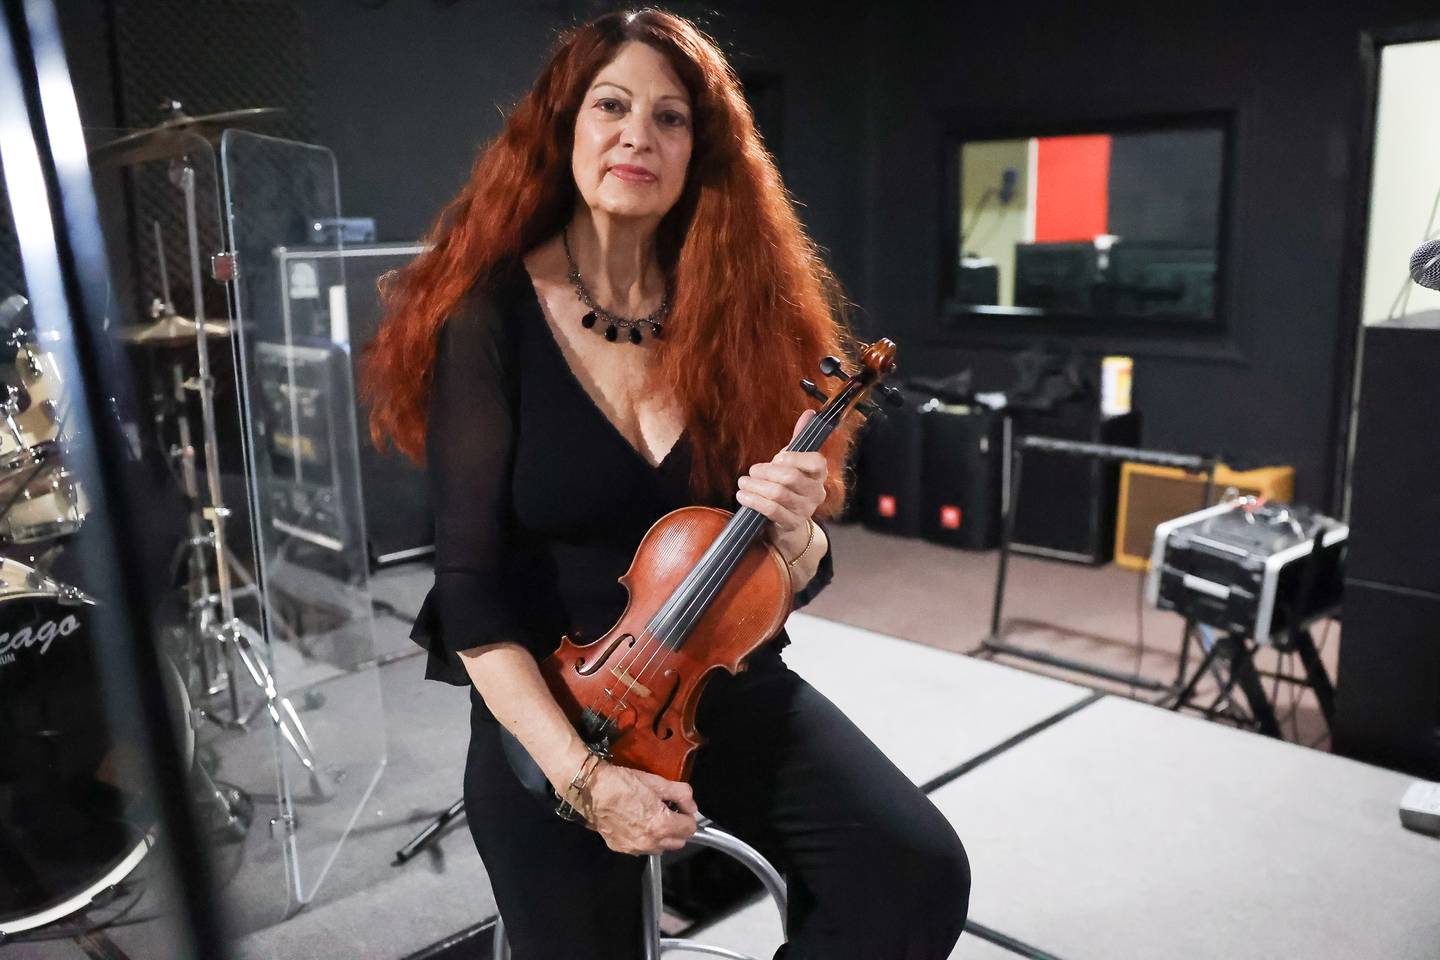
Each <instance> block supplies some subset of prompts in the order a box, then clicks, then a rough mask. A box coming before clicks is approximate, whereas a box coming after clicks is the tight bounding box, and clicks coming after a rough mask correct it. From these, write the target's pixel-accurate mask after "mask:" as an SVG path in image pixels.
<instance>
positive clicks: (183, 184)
mask: <svg viewBox="0 0 1440 960" xmlns="http://www.w3.org/2000/svg"><path fill="white" fill-rule="evenodd" d="M170 180H171V182H172V183H174V184H175V185H176V186H178V187H179V188H180V190H181V191H182V192H183V193H184V195H185V232H186V240H187V242H188V246H189V252H190V287H191V290H192V291H193V292H194V301H195V305H194V306H195V309H194V313H195V315H194V318H193V319H194V321H195V355H196V359H197V371H196V376H195V377H194V378H193V379H190V380H186V381H184V386H185V388H186V389H190V390H193V391H194V392H195V393H196V394H198V395H199V397H200V425H201V433H202V438H203V443H204V451H205V482H206V487H207V491H206V492H207V493H208V494H209V500H210V506H208V507H205V508H204V509H203V514H204V519H205V520H207V521H209V523H210V528H211V529H210V531H209V533H208V534H207V535H206V539H207V540H208V541H209V543H210V544H211V546H212V547H213V548H214V551H215V599H216V600H217V601H218V602H219V606H220V621H219V623H218V624H216V625H214V627H213V630H212V631H211V634H212V635H213V636H214V637H215V638H216V639H217V640H218V642H219V644H220V649H221V652H222V653H223V655H224V658H225V665H226V670H227V673H228V676H229V681H230V682H229V683H228V684H226V693H227V694H228V700H229V708H230V716H229V718H228V719H227V720H226V721H224V723H225V726H227V727H230V728H232V729H247V728H248V721H249V719H250V718H249V717H248V716H245V715H242V711H241V706H240V690H239V684H238V683H237V682H236V680H235V678H236V677H238V676H240V670H239V667H240V664H241V663H243V664H244V666H245V670H246V672H248V673H249V674H250V678H251V680H253V681H254V682H255V685H256V686H257V687H259V688H260V690H261V692H262V693H263V694H264V698H265V699H264V703H265V708H266V711H267V712H268V713H269V715H270V718H271V720H272V721H274V723H275V725H276V726H277V727H278V728H279V730H280V734H281V736H283V737H284V738H285V742H286V743H288V744H289V745H290V748H291V749H292V750H293V751H294V752H295V755H296V756H297V757H298V758H299V760H300V763H301V764H302V765H303V766H304V767H305V769H306V770H307V771H309V773H310V780H311V786H312V789H313V790H314V792H315V793H316V794H317V795H318V796H320V797H321V798H324V797H326V796H328V795H329V793H330V790H329V783H328V781H327V778H326V777H325V776H324V774H323V773H322V772H321V770H320V767H319V763H318V761H317V758H316V755H315V748H314V744H313V742H312V741H311V740H310V736H309V734H308V733H306V732H305V727H304V725H303V724H302V723H301V722H300V716H299V714H298V713H296V711H295V707H294V705H293V704H291V703H290V700H289V698H288V697H282V696H280V694H279V692H278V691H277V690H276V688H275V681H274V677H273V676H272V675H271V673H270V671H269V669H268V667H267V666H266V664H265V662H264V657H263V656H262V655H260V654H259V653H258V652H257V650H256V647H257V646H263V644H264V638H263V637H261V636H260V635H259V634H258V633H257V632H256V631H255V630H254V629H252V628H251V627H250V626H249V625H248V624H245V623H242V622H241V621H240V619H239V618H238V617H237V616H235V594H234V588H233V586H232V584H231V580H230V572H231V571H230V564H229V551H228V550H227V549H226V542H227V541H226V539H225V521H226V520H227V519H229V517H230V510H229V508H228V507H226V506H225V503H224V499H223V497H222V495H221V490H220V453H219V449H220V445H219V442H218V440H217V439H216V433H215V381H214V378H213V377H212V376H211V374H210V349H209V343H208V334H207V331H206V328H205V303H204V289H203V286H202V282H201V274H200V236H199V229H198V226H197V223H198V217H197V215H196V210H195V168H194V166H193V165H192V164H191V162H190V158H189V157H188V156H181V157H179V158H178V159H175V160H172V161H171V162H170ZM183 419H184V418H183V416H182V421H183ZM192 456H193V451H192ZM261 607H262V610H263V608H264V598H263V597H262V598H261ZM207 716H208V714H207ZM211 719H214V718H213V717H211Z"/></svg>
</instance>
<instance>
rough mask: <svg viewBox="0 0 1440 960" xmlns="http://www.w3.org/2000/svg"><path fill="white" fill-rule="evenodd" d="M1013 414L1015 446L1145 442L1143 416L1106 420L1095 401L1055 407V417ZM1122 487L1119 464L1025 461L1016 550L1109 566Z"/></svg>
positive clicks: (1053, 456) (1039, 457)
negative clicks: (1027, 442)
mask: <svg viewBox="0 0 1440 960" xmlns="http://www.w3.org/2000/svg"><path fill="white" fill-rule="evenodd" d="M1010 414H1011V417H1012V421H1013V424H1014V429H1013V436H1014V437H1016V438H1019V437H1024V436H1031V435H1035V436H1043V437H1053V438H1057V439H1061V440H1078V441H1081V442H1083V443H1101V444H1109V445H1113V446H1125V447H1134V446H1137V445H1138V444H1139V442H1140V415H1139V414H1138V413H1127V414H1123V415H1121V416H1118V417H1106V416H1103V415H1102V414H1101V413H1100V410H1099V406H1098V403H1095V402H1092V401H1089V400H1087V401H1084V402H1075V403H1060V404H1056V406H1055V407H1054V409H1052V410H1023V409H1012V410H1011V411H1010ZM1013 442H1016V443H1018V442H1019V440H1018V439H1016V440H1014V441H1013ZM1119 487H1120V465H1119V464H1118V463H1115V462H1113V461H1109V460H1103V459H1095V458H1088V457H1073V456H1067V455H1065V454H1061V453H1053V452H1048V451H1044V450H1036V451H1033V452H1030V453H1027V454H1025V465H1024V468H1023V471H1022V474H1021V480H1020V491H1019V499H1018V500H1017V501H1016V503H1015V505H1014V509H1015V531H1014V536H1013V543H1012V547H1011V548H1012V549H1013V550H1014V551H1015V552H1016V553H1027V554H1031V555H1033V556H1040V557H1048V558H1050V559H1054V560H1068V561H1071V562H1075V563H1088V564H1096V565H1098V564H1102V563H1109V562H1110V558H1111V557H1113V556H1114V555H1115V544H1114V542H1113V538H1114V536H1115V498H1116V494H1117V492H1118V490H1119Z"/></svg>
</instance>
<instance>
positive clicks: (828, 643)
mask: <svg viewBox="0 0 1440 960" xmlns="http://www.w3.org/2000/svg"><path fill="white" fill-rule="evenodd" d="M786 631H787V632H788V633H789V634H790V639H791V644H790V646H789V647H787V648H786V649H785V652H784V658H785V662H786V663H788V664H789V665H790V667H791V669H793V670H794V671H795V672H796V673H799V674H800V675H801V676H803V677H804V678H805V679H806V680H808V681H809V682H810V683H811V685H812V686H814V687H815V688H816V689H818V690H820V691H821V692H822V693H824V694H825V695H826V696H827V697H829V698H830V699H831V700H832V701H834V703H835V704H836V705H837V706H838V707H840V709H842V710H844V711H845V713H846V714H847V715H848V716H849V717H850V719H851V720H853V721H854V722H855V724H856V726H858V727H859V728H860V729H861V730H863V731H865V733H866V735H868V736H869V737H870V739H871V740H873V741H875V743H876V745H877V746H879V747H880V749H881V750H882V751H884V753H885V755H886V756H888V757H889V758H890V759H891V760H893V761H894V762H895V765H896V766H898V767H899V768H900V769H901V770H903V771H904V772H905V774H906V775H907V776H909V777H910V779H912V780H913V781H915V782H916V783H924V782H925V781H927V780H930V779H931V778H933V777H936V776H939V775H940V774H942V773H945V772H946V771H948V770H952V769H954V768H955V767H957V766H959V765H960V764H962V763H964V762H965V761H967V760H970V759H972V758H974V757H976V756H978V755H980V754H982V753H984V752H985V751H986V750H989V749H990V748H992V747H994V746H997V745H998V744H1000V743H1003V742H1004V741H1006V740H1008V739H1009V738H1010V737H1013V736H1015V735H1016V734H1017V733H1020V732H1021V731H1023V730H1025V729H1026V728H1028V727H1030V726H1032V725H1034V724H1036V723H1039V722H1040V721H1042V720H1044V719H1046V718H1047V717H1051V716H1053V715H1055V714H1056V713H1059V712H1060V711H1061V710H1064V709H1065V708H1066V707H1068V706H1070V705H1072V704H1074V703H1076V702H1078V701H1080V700H1082V699H1084V698H1085V697H1086V696H1088V695H1089V694H1090V691H1089V690H1088V689H1086V688H1085V687H1081V686H1077V685H1075V684H1073V683H1066V682H1064V681H1062V680H1052V679H1050V678H1049V677H1041V676H1037V675H1035V674H1031V673H1025V672H1023V671H1020V670H1016V669H1014V668H1012V667H1005V666H1001V665H999V664H995V663H989V662H987V661H984V660H976V659H975V658H973V657H967V656H964V655H962V654H958V653H950V652H948V651H945V650H938V649H936V648H934V647H927V646H924V645H922V644H918V643H911V642H909V641H906V640H898V639H896V638H894V637H887V636H885V635H884V634H879V633H874V632H872V631H869V630H862V629H860V628H859V627H851V626H847V625H845V624H843V623H836V622H834V621H831V620H821V619H819V618H818V617H811V616H807V615H806V614H804V613H796V614H794V615H792V616H791V617H790V620H789V622H788V623H787V624H786Z"/></svg>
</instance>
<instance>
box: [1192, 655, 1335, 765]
mask: <svg viewBox="0 0 1440 960" xmlns="http://www.w3.org/2000/svg"><path fill="white" fill-rule="evenodd" d="M1278 649H1280V650H1289V649H1293V650H1294V651H1295V652H1296V653H1298V654H1299V655H1300V662H1301V664H1303V665H1304V667H1305V679H1304V680H1303V681H1301V680H1297V679H1294V678H1291V677H1283V676H1282V677H1280V679H1282V680H1285V681H1287V682H1289V683H1303V684H1304V685H1305V686H1307V687H1309V688H1310V689H1311V690H1313V691H1314V692H1315V699H1316V701H1317V702H1319V704H1320V712H1321V713H1322V714H1323V715H1324V716H1325V725H1326V726H1327V727H1329V726H1330V724H1331V722H1332V720H1333V718H1334V716H1335V688H1334V687H1333V686H1331V684H1330V677H1329V675H1328V674H1326V673H1325V667H1324V665H1323V664H1322V663H1321V662H1320V652H1319V651H1318V650H1316V648H1315V641H1314V639H1313V638H1312V637H1311V636H1310V631H1309V629H1307V628H1303V627H1302V628H1301V629H1299V630H1296V631H1294V633H1292V634H1291V635H1290V637H1289V639H1288V642H1287V643H1286V644H1285V645H1283V646H1279V647H1278ZM1254 651H1255V646H1254V645H1253V644H1252V643H1251V642H1250V641H1249V640H1248V639H1247V638H1245V637H1242V636H1238V635H1236V634H1232V633H1225V634H1221V635H1220V637H1219V638H1218V639H1216V641H1215V645H1214V646H1212V647H1211V648H1210V650H1209V651H1208V652H1207V653H1206V654H1205V658H1204V659H1203V660H1201V661H1200V665H1199V666H1198V667H1196V668H1195V673H1194V674H1193V675H1192V676H1191V677H1190V679H1189V680H1187V681H1186V682H1185V685H1184V687H1182V688H1181V690H1180V693H1179V694H1178V695H1177V696H1176V698H1175V702H1174V703H1173V704H1171V706H1170V709H1171V710H1179V709H1181V708H1182V707H1191V706H1194V704H1192V703H1191V699H1192V698H1193V697H1194V695H1195V688H1196V687H1197V686H1198V685H1199V683H1200V678H1201V677H1203V676H1204V675H1205V671H1206V670H1208V669H1210V667H1211V666H1212V665H1213V664H1217V663H1219V662H1221V661H1224V662H1225V663H1228V664H1229V666H1230V671H1229V679H1227V680H1226V681H1225V683H1224V684H1223V685H1222V687H1221V690H1220V696H1219V697H1217V698H1216V701H1215V703H1214V704H1211V705H1210V706H1209V707H1204V708H1197V709H1200V710H1201V712H1202V713H1203V714H1204V715H1205V718H1206V719H1207V720H1212V719H1214V717H1215V710H1216V706H1217V705H1218V704H1219V703H1220V702H1221V701H1223V700H1225V699H1226V698H1227V696H1228V695H1229V693H1230V691H1231V690H1232V689H1233V688H1234V687H1235V686H1236V685H1238V686H1239V687H1240V692H1241V693H1243V694H1245V700H1246V701H1247V702H1248V703H1249V705H1250V716H1251V718H1252V723H1253V725H1254V726H1255V727H1256V728H1257V729H1258V730H1259V731H1260V732H1261V733H1263V734H1265V735H1266V736H1269V737H1276V738H1279V737H1280V736H1281V733H1280V722H1279V721H1278V720H1277V719H1276V717H1275V705H1274V704H1272V703H1271V702H1270V698H1269V697H1268V696H1266V695H1265V686H1264V684H1262V683H1261V682H1260V673H1259V671H1258V670H1257V669H1256V668H1255V657H1254Z"/></svg>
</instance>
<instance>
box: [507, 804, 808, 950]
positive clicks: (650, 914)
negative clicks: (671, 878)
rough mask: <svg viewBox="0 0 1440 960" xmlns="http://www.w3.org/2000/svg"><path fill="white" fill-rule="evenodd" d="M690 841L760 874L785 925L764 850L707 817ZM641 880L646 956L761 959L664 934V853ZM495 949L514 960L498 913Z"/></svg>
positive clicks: (780, 892) (780, 888)
mask: <svg viewBox="0 0 1440 960" xmlns="http://www.w3.org/2000/svg"><path fill="white" fill-rule="evenodd" d="M689 843H693V844H695V845H696V846H699V847H709V848H710V849H712V850H719V851H720V852H721V853H726V854H729V855H730V856H732V857H734V858H735V859H736V860H739V861H740V862H741V863H743V864H744V865H745V866H746V867H748V868H749V869H750V872H751V873H753V874H755V876H757V877H759V878H760V882H761V883H762V884H764V885H765V889H766V890H767V891H768V892H769V894H770V896H771V897H772V898H773V899H774V900H775V906H777V907H778V908H779V909H780V929H781V930H784V929H785V881H784V880H782V879H781V878H780V874H779V873H778V872H776V870H775V868H774V867H772V866H771V865H770V861H768V860H766V859H765V858H764V857H762V856H761V855H760V851H758V850H756V849H755V848H754V847H752V846H750V844H748V843H746V842H745V841H744V840H741V839H740V838H739V837H736V836H734V835H733V834H729V833H726V832H725V831H724V830H721V829H720V828H719V827H717V826H714V825H713V824H711V823H710V822H709V821H708V820H704V819H702V820H701V821H700V825H699V826H698V827H697V828H696V830H695V836H693V837H691V838H690V840H689ZM640 882H641V883H642V884H644V887H643V888H642V891H641V895H640V910H641V917H642V920H641V922H642V923H643V925H644V927H645V944H644V946H645V953H644V954H643V956H644V960H660V957H661V956H662V955H663V954H666V953H669V952H670V951H672V950H688V951H690V952H691V953H705V954H709V955H711V956H715V957H728V958H729V960H757V958H755V957H752V956H750V955H749V954H748V953H737V952H736V951H734V950H729V949H726V948H725V947H715V946H711V945H709V944H705V943H696V942H695V941H694V940H684V939H680V938H678V937H662V936H660V912H661V909H662V907H663V904H664V899H663V895H662V891H661V889H660V856H659V855H658V854H654V855H651V856H649V857H646V858H645V875H644V876H643V877H642V878H641V881H640ZM491 952H492V954H493V956H494V958H495V960H510V941H509V940H508V939H507V938H506V936H505V921H504V919H503V918H501V917H500V916H499V915H498V914H497V915H496V917H495V940H494V946H493V948H492V951H491Z"/></svg>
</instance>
